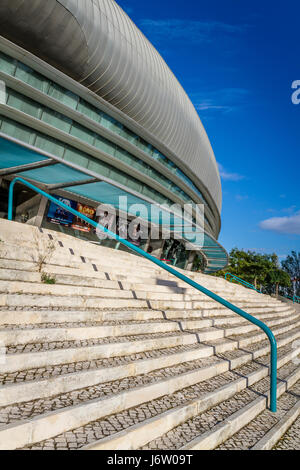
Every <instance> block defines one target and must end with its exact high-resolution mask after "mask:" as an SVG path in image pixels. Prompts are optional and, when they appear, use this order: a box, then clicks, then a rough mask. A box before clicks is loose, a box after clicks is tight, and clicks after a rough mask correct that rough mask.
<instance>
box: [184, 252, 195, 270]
mask: <svg viewBox="0 0 300 470" xmlns="http://www.w3.org/2000/svg"><path fill="white" fill-rule="evenodd" d="M195 256H196V251H190V254H189V257H188V260H187V262H186V265H185V268H184V269H185V270H186V271H191V270H192V268H193V264H194V260H195Z"/></svg>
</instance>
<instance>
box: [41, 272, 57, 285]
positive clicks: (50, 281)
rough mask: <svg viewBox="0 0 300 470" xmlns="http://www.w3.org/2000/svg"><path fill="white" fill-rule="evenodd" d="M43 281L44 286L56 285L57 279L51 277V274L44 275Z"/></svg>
mask: <svg viewBox="0 0 300 470" xmlns="http://www.w3.org/2000/svg"><path fill="white" fill-rule="evenodd" d="M41 279H42V282H43V283H44V284H56V279H55V277H51V276H50V275H49V274H46V273H42V277H41Z"/></svg>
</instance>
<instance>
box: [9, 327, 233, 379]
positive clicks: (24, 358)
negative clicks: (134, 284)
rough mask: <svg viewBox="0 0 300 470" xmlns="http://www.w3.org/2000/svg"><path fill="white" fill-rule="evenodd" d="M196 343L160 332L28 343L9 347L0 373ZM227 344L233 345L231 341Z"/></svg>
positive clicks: (189, 337)
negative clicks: (85, 339)
mask: <svg viewBox="0 0 300 470" xmlns="http://www.w3.org/2000/svg"><path fill="white" fill-rule="evenodd" d="M198 342H199V341H198V338H197V336H196V335H195V334H190V333H161V334H146V335H138V336H125V337H118V338H114V337H109V338H101V339H95V340H91V341H81V342H80V341H78V342H76V341H73V342H70V341H69V342H66V341H64V342H60V343H58V342H55V343H38V344H27V345H21V346H16V347H15V348H13V347H11V348H8V351H7V352H8V354H7V355H6V358H5V364H0V373H1V374H8V373H13V372H16V371H23V370H26V369H31V368H40V367H47V366H50V365H52V366H55V365H60V364H67V363H74V362H79V361H92V360H95V359H105V358H110V357H122V356H128V355H131V354H139V353H141V352H145V351H153V350H156V349H164V348H173V347H176V346H184V345H192V344H196V343H198ZM228 343H230V344H234V343H233V342H232V341H229V342H228Z"/></svg>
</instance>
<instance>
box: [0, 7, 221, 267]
mask: <svg viewBox="0 0 300 470" xmlns="http://www.w3.org/2000/svg"><path fill="white" fill-rule="evenodd" d="M0 27H1V36H0V81H1V82H2V85H3V86H4V85H5V89H6V93H5V99H3V100H2V103H1V104H0V178H1V190H0V191H1V192H0V194H1V200H0V201H1V202H0V217H6V216H7V191H8V187H9V182H10V181H11V180H12V179H13V178H14V177H15V176H21V177H22V178H24V179H26V180H28V181H30V182H32V183H33V184H35V185H37V186H38V187H40V188H42V189H44V190H45V191H46V192H48V193H51V194H54V195H56V196H57V197H61V198H64V199H65V201H68V204H70V205H72V207H74V208H76V207H77V210H79V211H82V212H84V213H85V214H88V215H89V216H90V217H98V216H99V217H100V218H101V216H102V218H103V217H104V216H105V217H107V214H101V213H97V207H98V206H99V204H108V205H110V206H111V207H114V208H115V210H116V211H117V215H118V220H121V218H122V215H123V216H124V214H128V215H129V218H130V217H131V218H134V217H135V216H136V215H137V214H136V213H134V211H133V210H132V207H133V208H134V207H135V205H136V204H144V205H145V207H148V208H149V212H148V215H147V216H144V215H143V214H140V213H139V214H138V215H139V216H140V219H141V220H143V219H145V220H146V219H147V221H148V222H149V223H150V224H151V225H153V226H155V227H156V228H158V230H159V232H160V234H161V235H162V234H163V233H164V229H165V227H164V215H166V214H167V215H169V216H170V214H171V217H170V219H171V228H172V230H171V232H172V233H171V237H169V239H165V238H164V237H163V236H161V237H160V238H159V239H154V238H151V234H149V232H147V233H146V234H144V236H143V238H142V241H141V246H142V247H143V248H144V249H145V250H147V251H151V252H152V254H154V255H155V256H158V257H159V258H160V259H167V260H169V262H170V263H172V264H173V265H175V266H177V267H181V268H184V269H192V268H193V266H195V260H197V261H198V264H199V259H200V264H201V263H203V269H204V272H206V273H211V272H214V271H217V270H219V269H222V268H224V267H225V266H226V265H227V262H228V256H227V253H226V251H225V250H224V248H223V247H222V246H221V245H220V244H219V243H218V241H217V239H218V235H219V232H220V227H221V219H220V214H221V206H222V190H221V182H220V175H219V171H218V166H217V163H216V159H215V156H214V153H213V150H212V148H211V145H210V142H209V139H208V137H207V134H206V132H205V130H204V128H203V125H202V123H201V121H200V119H199V116H198V114H197V112H196V110H195V108H194V106H193V105H192V103H191V101H190V99H189V98H188V96H187V94H186V93H185V91H184V90H183V88H182V87H181V85H180V84H179V82H178V81H177V79H176V77H175V76H174V74H173V73H172V72H171V70H170V69H169V67H168V66H167V65H166V63H165V62H164V60H163V59H162V57H161V56H160V55H159V53H158V52H157V51H156V49H155V48H154V47H153V46H152V45H151V43H150V42H149V41H148V40H147V39H146V38H145V36H144V35H143V34H142V33H141V31H140V30H139V29H138V28H137V27H136V26H135V24H134V23H133V22H132V21H131V19H130V18H129V17H128V15H127V14H126V13H125V12H124V11H123V10H122V9H121V8H120V7H119V6H118V4H117V3H116V2H115V1H114V0H81V1H78V0H47V2H45V1H44V0H34V1H31V0H30V1H29V0H1V3H0ZM120 197H121V199H120ZM122 197H123V198H122ZM120 200H122V201H124V200H126V205H125V206H124V205H122V206H121V205H120ZM174 204H177V206H178V205H179V207H184V205H185V204H190V205H191V207H192V229H193V232H196V233H197V232H199V233H200V231H203V229H204V238H203V243H201V244H200V243H198V244H197V241H196V242H194V241H191V239H190V238H189V237H188V236H186V238H184V237H183V239H181V240H180V239H178V238H179V237H177V235H176V234H177V232H179V231H180V229H181V227H182V226H183V222H184V216H181V215H180V214H179V212H175V211H172V210H171V209H166V207H169V208H170V207H171V206H172V205H174ZM198 204H202V205H204V219H203V225H204V227H203V226H202V227H200V226H199V224H198V221H197V219H196V207H197V205H198ZM151 205H155V206H156V207H157V208H158V209H159V211H158V213H159V214H160V215H158V216H153V212H152V213H151V210H150V207H151ZM108 212H109V211H108ZM151 214H152V215H151ZM161 214H162V215H161ZM15 219H16V220H20V221H22V222H26V223H30V224H35V225H37V226H39V227H47V228H52V229H57V230H61V231H63V232H65V233H69V234H72V235H74V236H77V237H80V238H83V239H87V240H90V241H91V242H94V243H96V242H99V240H98V237H97V235H96V233H94V232H93V231H92V230H91V229H90V228H89V227H87V226H85V224H83V223H82V222H81V221H80V220H74V219H73V218H72V217H70V216H68V214H62V213H60V214H58V213H57V211H55V207H53V204H52V206H51V204H50V205H49V203H48V202H47V200H46V199H45V198H43V197H41V196H39V195H37V194H35V193H33V192H32V191H31V190H29V189H28V188H26V187H24V186H22V185H18V187H17V191H16V211H15ZM141 225H143V224H142V223H141ZM196 239H197V237H196ZM101 243H102V244H106V245H107V246H111V247H113V248H116V249H122V247H121V246H120V244H118V243H116V242H115V241H113V240H102V241H101Z"/></svg>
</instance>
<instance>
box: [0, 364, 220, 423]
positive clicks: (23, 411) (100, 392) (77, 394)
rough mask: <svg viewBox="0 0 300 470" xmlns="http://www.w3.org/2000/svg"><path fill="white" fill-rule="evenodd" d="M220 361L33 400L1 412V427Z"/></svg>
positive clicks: (165, 370) (6, 408)
mask: <svg viewBox="0 0 300 470" xmlns="http://www.w3.org/2000/svg"><path fill="white" fill-rule="evenodd" d="M220 361H221V359H218V358H215V357H209V358H205V359H199V360H196V361H190V362H185V363H181V364H179V365H176V366H173V367H166V368H164V369H159V370H155V371H153V372H149V373H147V374H142V375H138V376H135V377H125V378H124V379H120V380H116V381H113V382H106V383H101V384H99V385H95V386H91V387H86V388H82V389H79V390H75V391H72V392H68V393H63V394H60V395H57V396H56V397H53V398H48V399H39V400H33V401H29V402H25V403H21V404H18V405H14V406H7V407H3V408H1V409H0V423H2V424H9V423H13V422H16V421H19V420H21V419H28V418H33V417H35V416H37V415H40V414H42V413H46V412H49V411H54V410H58V409H61V408H64V407H67V406H73V405H77V404H79V403H83V402H87V401H89V400H94V399H102V398H105V397H109V396H111V395H116V394H118V393H121V392H123V391H125V390H130V389H133V388H137V387H141V386H145V385H148V384H152V383H156V382H159V381H161V380H164V379H167V378H170V377H175V376H177V375H180V374H184V373H186V372H189V371H193V370H197V369H200V368H203V367H206V366H209V365H212V364H217V363H218V362H220Z"/></svg>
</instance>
